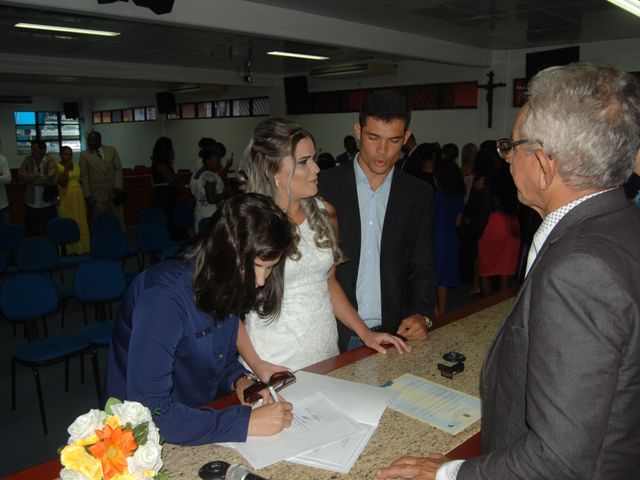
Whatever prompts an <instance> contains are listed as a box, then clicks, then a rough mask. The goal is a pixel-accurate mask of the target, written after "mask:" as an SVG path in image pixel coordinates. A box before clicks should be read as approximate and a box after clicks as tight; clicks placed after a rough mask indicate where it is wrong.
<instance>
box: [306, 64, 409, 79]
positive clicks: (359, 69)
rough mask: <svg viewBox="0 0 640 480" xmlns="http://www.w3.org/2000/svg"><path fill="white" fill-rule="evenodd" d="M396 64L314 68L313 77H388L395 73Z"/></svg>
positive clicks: (312, 70)
mask: <svg viewBox="0 0 640 480" xmlns="http://www.w3.org/2000/svg"><path fill="white" fill-rule="evenodd" d="M396 69H397V66H396V64H395V63H352V64H347V65H333V66H329V67H314V68H312V69H311V72H310V73H311V76H312V77H348V76H364V75H388V74H391V73H395V72H396Z"/></svg>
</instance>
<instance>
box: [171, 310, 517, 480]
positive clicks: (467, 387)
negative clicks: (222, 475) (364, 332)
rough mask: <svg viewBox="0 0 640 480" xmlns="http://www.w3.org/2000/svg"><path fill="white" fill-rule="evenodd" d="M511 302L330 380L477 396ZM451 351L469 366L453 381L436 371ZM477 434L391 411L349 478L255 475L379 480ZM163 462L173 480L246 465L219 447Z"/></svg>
mask: <svg viewBox="0 0 640 480" xmlns="http://www.w3.org/2000/svg"><path fill="white" fill-rule="evenodd" d="M512 302H513V299H509V300H505V301H503V302H501V303H498V304H496V305H494V306H492V307H489V308H486V309H484V310H481V311H479V312H477V313H474V314H472V315H470V316H468V317H465V318H463V319H460V320H458V321H456V322H454V323H450V324H448V325H446V326H444V327H441V328H439V329H436V330H434V331H433V332H431V333H430V335H429V339H428V340H427V341H426V342H412V343H411V352H409V353H407V354H404V355H400V354H399V353H398V352H397V351H396V350H395V349H391V350H389V351H388V352H387V355H382V354H376V355H373V356H370V357H367V358H365V359H363V360H360V361H357V362H356V363H352V364H349V365H347V366H345V367H343V368H340V369H338V370H335V371H333V372H331V373H329V375H330V376H332V377H336V378H342V379H345V380H351V381H356V382H360V383H366V384H369V385H381V384H383V383H384V382H386V381H387V380H390V379H394V378H397V377H399V376H400V375H402V374H404V373H413V374H415V375H418V376H420V377H423V378H426V379H428V380H431V381H434V382H437V383H441V384H442V385H445V386H447V387H450V388H453V389H456V390H459V391H462V392H464V393H467V394H470V395H474V396H478V395H479V385H480V371H481V368H482V363H483V361H484V357H485V354H486V351H487V349H488V347H489V345H490V343H491V340H492V339H493V337H494V336H495V333H496V331H497V330H498V328H499V326H500V324H501V322H502V320H503V318H504V317H505V315H506V314H507V312H508V310H509V308H510V306H511V304H512ZM452 350H455V351H458V352H461V353H463V354H464V355H465V356H466V357H467V360H466V362H465V371H464V372H462V373H461V374H459V375H457V376H455V377H454V378H453V379H451V380H450V379H447V378H445V377H442V376H441V375H440V372H438V370H437V368H436V365H437V363H438V362H439V361H440V359H441V357H442V355H443V354H444V353H446V352H449V351H452ZM285 397H286V395H285ZM479 430H480V422H479V421H478V422H475V423H474V424H473V425H471V426H470V427H469V428H467V429H466V430H464V431H463V432H461V433H459V434H458V435H455V436H454V435H450V434H448V433H445V432H442V431H440V430H438V429H436V428H434V427H431V426H429V425H427V424H425V423H422V422H419V421H417V420H414V419H412V418H410V417H407V416H405V415H403V414H400V413H398V412H395V411H393V410H391V409H387V410H386V411H385V413H384V415H383V416H382V418H381V420H380V424H379V426H378V429H377V430H376V432H375V433H374V435H373V437H372V438H371V440H370V441H369V444H368V445H367V446H366V447H365V449H364V451H363V452H362V455H361V456H360V458H359V459H358V461H357V462H356V464H355V465H354V467H353V468H352V469H351V472H349V473H348V474H342V473H334V472H330V471H327V470H320V469H316V468H311V467H306V466H303V465H296V464H293V463H289V462H279V463H277V464H275V465H272V466H270V467H267V468H264V469H261V470H258V471H257V472H256V473H257V474H258V475H261V476H263V477H265V478H270V479H274V480H275V479H277V480H289V479H290V480H300V479H305V480H315V479H323V480H324V479H364V478H375V471H376V470H377V469H378V468H381V467H383V466H386V465H388V464H389V463H391V462H392V461H394V460H395V459H397V458H398V457H400V456H402V455H426V454H428V453H443V454H444V453H446V452H448V451H450V450H452V449H453V448H455V447H457V446H458V445H460V444H461V443H463V442H464V441H465V440H467V439H468V438H470V437H471V436H473V435H474V434H476V433H477V432H478V431H479ZM162 456H163V460H164V464H165V468H166V470H167V471H168V472H169V473H170V474H171V479H172V480H176V479H186V480H197V479H199V478H200V477H198V469H199V468H200V467H201V466H202V465H203V464H205V463H207V462H210V461H213V460H224V461H226V462H229V463H231V464H233V463H241V464H245V465H248V464H247V462H246V461H245V460H244V459H243V458H242V456H241V455H239V454H238V453H236V452H235V451H234V450H232V449H229V448H226V447H221V446H218V445H203V446H198V447H185V446H178V445H169V444H165V445H164V448H163V454H162Z"/></svg>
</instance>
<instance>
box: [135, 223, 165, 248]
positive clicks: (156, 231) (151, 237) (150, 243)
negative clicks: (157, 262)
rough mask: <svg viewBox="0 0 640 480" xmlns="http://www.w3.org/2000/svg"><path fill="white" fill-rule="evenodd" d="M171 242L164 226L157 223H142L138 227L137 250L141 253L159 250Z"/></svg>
mask: <svg viewBox="0 0 640 480" xmlns="http://www.w3.org/2000/svg"><path fill="white" fill-rule="evenodd" d="M170 244H171V239H170V238H169V232H167V229H166V227H164V226H162V225H158V224H157V223H143V224H141V225H140V226H139V227H138V250H139V251H140V252H142V253H153V252H160V251H162V250H163V249H165V248H167V247H168V246H169V245H170Z"/></svg>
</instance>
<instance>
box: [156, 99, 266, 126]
mask: <svg viewBox="0 0 640 480" xmlns="http://www.w3.org/2000/svg"><path fill="white" fill-rule="evenodd" d="M177 106H178V112H179V113H168V114H167V119H168V120H180V119H185V118H186V119H188V118H229V117H261V116H268V115H269V111H270V110H269V97H252V98H236V99H233V100H212V101H210V102H198V103H181V104H178V105H177Z"/></svg>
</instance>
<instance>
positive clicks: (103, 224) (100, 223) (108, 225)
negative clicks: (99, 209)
mask: <svg viewBox="0 0 640 480" xmlns="http://www.w3.org/2000/svg"><path fill="white" fill-rule="evenodd" d="M100 230H117V231H121V230H122V229H121V228H120V220H118V217H116V216H115V215H114V214H113V213H108V212H104V213H99V214H97V215H96V216H94V217H93V218H92V219H91V233H93V232H97V231H100Z"/></svg>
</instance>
